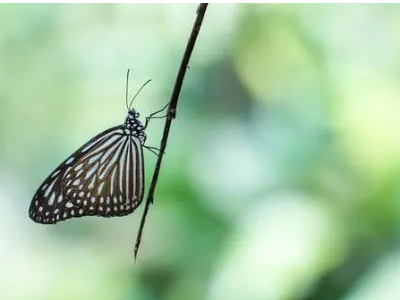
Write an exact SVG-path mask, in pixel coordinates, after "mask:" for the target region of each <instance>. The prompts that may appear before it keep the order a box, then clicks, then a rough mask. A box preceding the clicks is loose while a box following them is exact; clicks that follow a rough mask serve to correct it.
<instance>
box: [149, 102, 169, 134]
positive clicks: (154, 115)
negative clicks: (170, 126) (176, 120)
mask: <svg viewBox="0 0 400 300" xmlns="http://www.w3.org/2000/svg"><path fill="white" fill-rule="evenodd" d="M170 103H171V101H169V102H168V103H167V104H166V105H165V106H164V107H163V108H161V109H160V110H158V111H156V112H154V113H152V114H150V116H148V117H147V118H146V123H145V124H144V129H146V128H147V125H149V122H150V120H151V119H164V118H166V117H167V116H168V114H166V115H164V116H156V115H157V114H159V113H160V112H163V111H164V110H166V109H167V108H168V106H169V104H170Z"/></svg>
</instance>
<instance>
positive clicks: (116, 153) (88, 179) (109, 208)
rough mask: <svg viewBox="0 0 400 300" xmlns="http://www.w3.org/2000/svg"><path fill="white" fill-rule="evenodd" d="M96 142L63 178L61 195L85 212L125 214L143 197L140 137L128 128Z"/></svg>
mask: <svg viewBox="0 0 400 300" xmlns="http://www.w3.org/2000/svg"><path fill="white" fill-rule="evenodd" d="M116 135H117V136H116V137H117V138H116V139H111V138H110V139H107V140H105V141H103V142H100V143H98V144H97V145H96V146H95V147H94V148H93V149H92V150H91V151H86V152H85V153H84V155H82V156H81V157H80V158H79V159H77V160H76V162H75V163H74V164H73V165H72V167H71V169H69V170H68V171H67V172H66V174H65V176H64V179H63V188H64V194H65V196H66V197H67V198H68V199H71V202H72V203H73V204H74V205H76V206H77V207H80V208H82V209H84V210H85V213H86V214H88V215H99V216H103V217H114V216H124V215H127V214H130V213H131V212H133V210H134V209H135V208H136V207H137V206H138V205H139V204H140V202H141V200H142V198H143V188H144V186H143V177H144V169H143V153H142V145H141V143H140V140H139V139H138V138H136V137H134V136H133V135H130V134H129V131H128V130H127V129H125V130H124V129H121V130H118V131H117V132H116Z"/></svg>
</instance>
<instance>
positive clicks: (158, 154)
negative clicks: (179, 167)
mask: <svg viewBox="0 0 400 300" xmlns="http://www.w3.org/2000/svg"><path fill="white" fill-rule="evenodd" d="M143 147H144V148H146V149H147V150H149V151H150V152H152V153H154V154H155V155H156V156H157V157H158V156H160V152H161V150H160V149H158V148H156V147H150V146H144V145H143ZM164 154H165V152H164Z"/></svg>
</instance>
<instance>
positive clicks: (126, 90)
mask: <svg viewBox="0 0 400 300" xmlns="http://www.w3.org/2000/svg"><path fill="white" fill-rule="evenodd" d="M129 71H130V70H129V69H128V72H126V86H125V103H126V108H127V109H128V110H129V107H128V81H129Z"/></svg>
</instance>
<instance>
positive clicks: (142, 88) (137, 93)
mask: <svg viewBox="0 0 400 300" xmlns="http://www.w3.org/2000/svg"><path fill="white" fill-rule="evenodd" d="M150 81H151V79H149V80H147V81H146V82H145V83H144V84H143V85H142V87H141V88H140V89H139V90H138V91H137V93H136V95H135V96H134V97H133V99H132V101H131V103H130V104H129V108H128V110H130V108H131V106H132V103H133V101H134V100H135V98H136V96H137V95H139V93H140V91H141V90H142V89H143V88H144V87H145V86H146V85H147V84H148V83H149V82H150Z"/></svg>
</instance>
